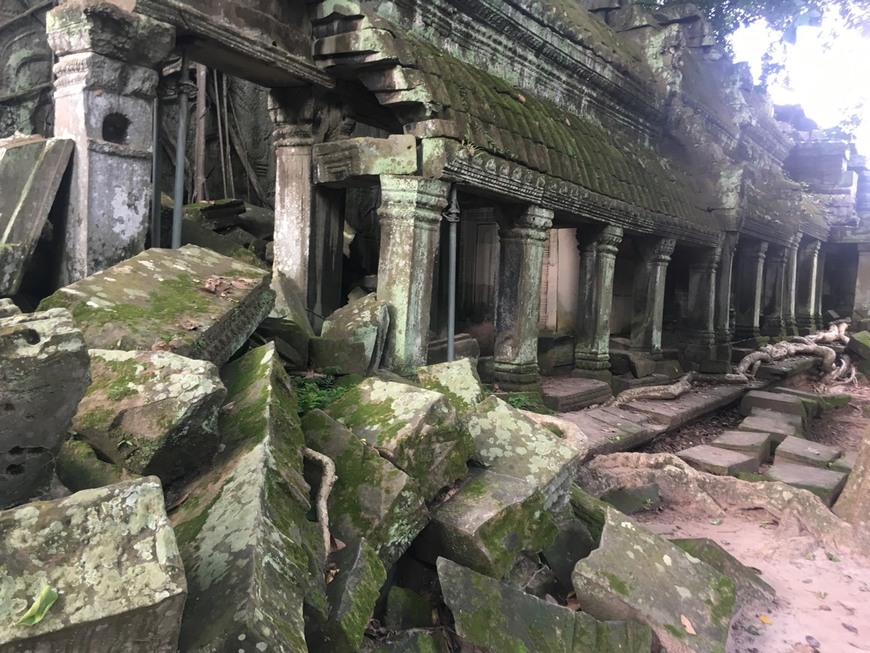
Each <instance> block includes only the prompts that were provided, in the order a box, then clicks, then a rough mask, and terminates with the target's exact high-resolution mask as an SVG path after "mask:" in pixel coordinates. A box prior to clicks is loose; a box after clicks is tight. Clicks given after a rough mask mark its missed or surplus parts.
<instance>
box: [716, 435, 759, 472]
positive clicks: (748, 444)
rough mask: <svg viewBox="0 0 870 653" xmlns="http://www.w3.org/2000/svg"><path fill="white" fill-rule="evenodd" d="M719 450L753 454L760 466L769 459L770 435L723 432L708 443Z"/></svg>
mask: <svg viewBox="0 0 870 653" xmlns="http://www.w3.org/2000/svg"><path fill="white" fill-rule="evenodd" d="M710 444H711V445H713V446H714V447H719V448H720V449H731V450H732V451H742V452H743V453H750V454H753V455H754V456H755V458H756V460H758V464H759V465H762V464H764V463H765V462H767V461H768V460H769V459H770V435H769V434H768V433H759V432H758V431H725V432H724V433H722V435H720V436H719V437H718V438H716V439H715V440H713V441H712V442H710Z"/></svg>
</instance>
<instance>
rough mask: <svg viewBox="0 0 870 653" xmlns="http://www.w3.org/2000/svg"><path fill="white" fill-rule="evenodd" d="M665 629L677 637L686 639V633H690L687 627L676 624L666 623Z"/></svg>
mask: <svg viewBox="0 0 870 653" xmlns="http://www.w3.org/2000/svg"><path fill="white" fill-rule="evenodd" d="M665 630H666V631H668V632H669V633H670V634H671V635H673V636H674V637H676V638H677V639H686V635H688V633H687V632H686V629H685V628H680V627H679V626H675V625H674V624H665Z"/></svg>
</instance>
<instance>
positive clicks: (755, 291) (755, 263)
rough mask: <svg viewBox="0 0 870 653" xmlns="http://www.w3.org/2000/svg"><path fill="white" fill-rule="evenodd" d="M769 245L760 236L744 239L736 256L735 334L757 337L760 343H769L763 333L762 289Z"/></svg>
mask: <svg viewBox="0 0 870 653" xmlns="http://www.w3.org/2000/svg"><path fill="white" fill-rule="evenodd" d="M767 246H768V244H767V243H766V242H764V241H759V240H750V241H747V242H746V243H741V244H740V247H739V248H738V249H737V260H736V263H737V273H736V275H735V276H736V286H737V287H736V288H735V301H734V303H735V305H736V306H735V308H736V312H737V316H736V317H737V319H736V323H735V329H734V330H735V335H736V336H737V338H738V339H740V340H755V342H756V343H757V344H758V345H763V344H765V343H767V338H764V337H762V335H761V329H760V320H761V290H762V280H763V278H764V277H763V275H764V259H765V256H766V255H767Z"/></svg>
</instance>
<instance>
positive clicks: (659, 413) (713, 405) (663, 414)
mask: <svg viewBox="0 0 870 653" xmlns="http://www.w3.org/2000/svg"><path fill="white" fill-rule="evenodd" d="M743 392H744V388H743V387H742V386H733V385H722V386H706V387H703V388H700V389H698V390H692V391H690V392H687V393H686V394H684V395H683V396H682V397H679V398H677V399H673V400H667V401H657V400H655V399H640V400H637V401H632V402H630V403H628V404H625V408H626V409H627V410H630V411H632V412H635V413H640V414H642V415H647V416H649V417H650V418H651V419H652V420H653V421H655V422H658V423H659V424H663V425H664V426H665V427H666V428H667V429H668V430H671V429H675V428H679V427H680V426H683V425H684V424H687V423H689V422H691V421H692V420H695V419H697V418H699V417H701V416H702V415H706V414H707V413H712V412H713V411H714V410H717V409H719V408H722V407H723V406H727V405H728V404H731V403H734V402H735V401H737V400H738V399H740V397H741V396H742V395H743Z"/></svg>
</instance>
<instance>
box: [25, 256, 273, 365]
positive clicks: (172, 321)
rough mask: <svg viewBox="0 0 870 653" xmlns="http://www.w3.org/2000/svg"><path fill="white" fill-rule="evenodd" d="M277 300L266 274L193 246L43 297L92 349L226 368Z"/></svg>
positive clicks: (43, 304)
mask: <svg viewBox="0 0 870 653" xmlns="http://www.w3.org/2000/svg"><path fill="white" fill-rule="evenodd" d="M274 301H275V293H274V292H273V291H272V290H271V289H270V288H269V274H268V272H267V271H265V270H262V269H259V268H255V267H252V266H250V265H247V264H245V263H241V262H240V261H238V260H236V259H232V258H229V257H226V256H223V255H221V254H217V253H215V252H212V251H209V250H207V249H202V248H200V247H196V246H194V245H185V246H184V247H182V248H181V249H176V250H170V249H149V250H147V251H145V252H142V253H141V254H138V255H136V256H134V257H133V258H131V259H129V260H126V261H124V262H123V263H119V264H117V265H115V266H113V267H111V268H109V269H108V270H104V271H103V272H98V273H97V274H94V275H91V276H89V277H87V278H85V279H82V280H80V281H76V282H75V283H73V284H71V285H69V286H67V287H65V288H61V289H60V290H58V291H57V292H56V293H54V294H53V295H51V296H49V297H47V298H45V299H44V300H43V301H42V302H41V304H40V309H47V308H66V309H68V310H69V311H70V312H71V313H72V316H73V321H74V322H75V324H76V326H77V327H78V328H79V329H81V331H82V333H83V335H84V339H85V342H86V343H87V345H88V347H89V348H91V349H118V350H127V351H132V350H148V351H150V350H163V351H170V352H174V353H176V354H180V355H182V356H188V357H190V358H199V359H202V360H207V361H211V362H212V363H214V364H215V365H218V366H220V365H223V364H224V363H225V362H227V361H228V360H229V359H230V357H231V356H232V355H233V354H234V353H235V352H236V351H237V350H238V349H239V348H240V347H241V346H242V344H244V342H245V341H246V340H247V339H248V338H249V337H250V335H251V334H252V333H253V332H254V329H256V327H257V325H258V324H259V323H260V322H261V321H262V320H263V318H265V317H266V316H267V315H268V314H269V311H270V310H271V309H272V305H273V304H274Z"/></svg>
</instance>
